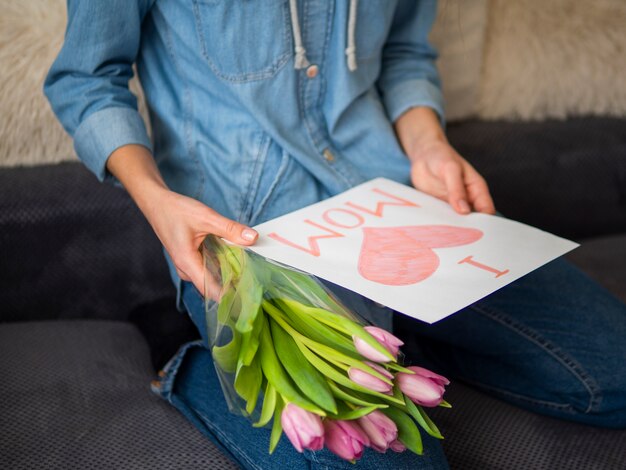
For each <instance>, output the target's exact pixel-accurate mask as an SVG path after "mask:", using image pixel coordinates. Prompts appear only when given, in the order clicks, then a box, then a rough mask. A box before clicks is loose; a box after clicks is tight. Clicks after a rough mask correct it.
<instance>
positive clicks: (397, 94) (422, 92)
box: [383, 79, 444, 125]
mask: <svg viewBox="0 0 626 470" xmlns="http://www.w3.org/2000/svg"><path fill="white" fill-rule="evenodd" d="M383 101H384V103H385V108H386V110H387V114H388V116H389V119H390V120H391V122H395V121H396V119H398V118H399V117H400V116H401V115H402V114H404V113H405V112H406V111H408V110H409V109H411V108H415V107H417V106H427V107H429V108H432V109H433V110H434V111H435V112H436V113H437V115H438V116H439V119H440V121H441V124H442V125H444V102H443V95H442V94H441V90H440V88H439V87H437V86H435V85H433V84H432V83H431V82H430V81H428V80H426V79H411V80H407V81H404V82H400V83H399V84H397V85H396V86H395V87H393V88H391V89H390V90H387V92H386V93H385V95H384V97H383Z"/></svg>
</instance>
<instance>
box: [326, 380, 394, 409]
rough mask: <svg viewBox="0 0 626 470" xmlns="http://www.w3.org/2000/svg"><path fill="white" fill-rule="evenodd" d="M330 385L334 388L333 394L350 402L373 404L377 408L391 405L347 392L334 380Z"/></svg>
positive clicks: (363, 404) (365, 404) (329, 382)
mask: <svg viewBox="0 0 626 470" xmlns="http://www.w3.org/2000/svg"><path fill="white" fill-rule="evenodd" d="M328 386H329V387H330V389H331V390H332V392H333V395H335V396H336V397H337V398H339V399H341V400H343V401H345V402H348V403H353V404H355V405H360V406H373V407H376V408H387V407H388V406H389V405H384V404H382V403H372V402H370V401H367V400H364V399H362V398H360V397H357V396H354V395H353V394H350V393H348V392H346V391H345V390H344V389H342V388H341V387H340V386H339V385H337V384H336V383H335V382H333V381H332V380H329V381H328Z"/></svg>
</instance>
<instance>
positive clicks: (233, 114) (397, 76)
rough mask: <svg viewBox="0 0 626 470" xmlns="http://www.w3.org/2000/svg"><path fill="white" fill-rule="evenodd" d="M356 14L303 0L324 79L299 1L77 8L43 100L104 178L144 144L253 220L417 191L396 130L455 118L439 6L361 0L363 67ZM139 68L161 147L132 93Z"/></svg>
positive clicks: (190, 191) (222, 208)
mask: <svg viewBox="0 0 626 470" xmlns="http://www.w3.org/2000/svg"><path fill="white" fill-rule="evenodd" d="M348 6H349V2H347V1H342V2H317V1H312V0H300V1H299V2H298V17H299V23H300V27H301V31H302V41H303V45H304V47H305V48H306V51H307V57H308V60H309V61H310V63H311V64H312V65H314V66H316V67H317V74H316V75H314V76H311V74H309V73H308V71H307V69H301V70H296V69H295V68H294V54H293V51H294V44H293V32H292V26H291V21H290V10H289V2H288V1H287V0H258V1H245V2H239V1H238V2H231V1H220V0H159V1H158V2H155V1H154V0H91V1H89V2H85V1H81V0H70V1H68V18H69V23H68V28H67V32H66V37H65V43H64V45H63V48H62V50H61V52H60V53H59V56H58V58H57V59H56V61H55V62H54V64H53V65H52V68H51V70H50V72H49V74H48V76H47V78H46V82H45V86H44V91H45V93H46V95H47V96H48V99H49V101H50V103H51V105H52V107H53V109H54V111H55V112H56V114H57V116H58V117H59V119H60V121H61V122H62V124H63V126H64V127H65V129H66V130H67V131H68V132H69V133H70V134H71V135H72V136H73V137H74V142H75V148H76V151H77V153H78V156H79V157H80V159H81V160H82V161H83V162H84V163H85V164H86V165H87V167H88V168H90V169H91V170H92V171H93V172H94V173H95V174H96V175H97V176H98V178H100V179H109V178H111V175H109V174H108V173H107V170H106V161H107V159H108V157H109V156H110V154H111V153H112V152H113V151H114V150H115V149H117V148H118V147H120V146H123V145H125V144H140V145H144V146H146V147H148V148H151V149H152V150H153V153H154V156H155V159H156V161H157V164H158V166H159V169H160V171H161V174H162V175H163V178H164V179H165V181H166V183H167V184H168V186H169V187H170V188H171V189H172V190H174V191H176V192H179V193H181V194H185V195H188V196H191V197H193V198H196V199H198V200H200V201H202V202H204V203H206V204H207V205H208V206H209V207H211V208H213V209H215V210H216V211H217V212H219V213H221V214H223V215H224V216H226V217H229V218H232V219H236V220H239V221H240V222H242V223H246V224H250V225H254V224H257V223H261V222H263V221H266V220H269V219H271V218H274V217H277V216H279V215H282V214H285V213H287V212H290V211H292V210H295V209H298V208H301V207H304V206H306V205H309V204H312V203H314V202H317V201H319V200H320V199H323V198H326V197H328V196H331V195H334V194H337V193H339V192H342V191H345V190H346V189H349V188H350V187H352V186H355V185H357V184H360V183H362V182H364V181H367V180H369V179H372V178H374V177H380V176H383V177H386V178H390V179H392V180H395V181H399V182H402V183H408V182H409V163H408V160H407V158H406V156H405V155H404V154H403V152H402V149H401V148H400V146H399V144H398V142H397V140H396V138H395V135H394V131H393V128H392V125H391V122H393V121H394V120H395V119H396V118H397V117H398V116H399V115H400V114H402V113H403V112H404V111H406V110H408V109H409V108H411V107H414V106H418V105H423V106H429V107H431V108H433V109H434V110H436V111H437V113H438V114H439V116H443V103H442V97H441V93H440V90H439V78H438V75H437V71H436V68H435V65H434V60H435V58H436V53H435V51H434V50H433V49H432V48H431V47H430V45H429V44H428V41H427V36H428V32H429V30H430V27H431V24H432V22H433V21H434V18H435V13H436V2H435V1H434V0H420V1H419V2H415V1H413V0H399V1H398V0H368V1H366V2H360V3H359V7H358V10H357V17H356V20H357V23H356V38H355V39H356V58H357V65H358V68H357V69H356V70H355V71H353V72H351V71H349V70H348V68H347V65H346V54H345V48H346V43H347V24H348ZM134 62H136V64H137V70H138V74H139V77H140V79H141V83H142V86H143V89H144V92H145V96H146V101H147V104H148V108H149V110H150V122H151V125H152V135H153V139H152V140H153V141H152V142H151V141H150V140H149V139H148V136H147V134H146V131H145V128H144V125H143V123H142V121H141V117H140V115H139V114H138V112H137V103H136V99H135V97H134V96H133V95H132V93H131V92H130V91H129V90H128V87H127V84H128V80H129V78H130V77H131V76H132V74H133V69H132V64H133V63H134ZM170 267H172V266H171V263H170ZM171 274H172V276H173V278H174V279H175V281H176V282H179V280H178V278H177V275H176V272H175V270H174V269H173V268H172V269H171Z"/></svg>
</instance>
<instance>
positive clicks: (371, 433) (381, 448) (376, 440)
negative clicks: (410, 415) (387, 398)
mask: <svg viewBox="0 0 626 470" xmlns="http://www.w3.org/2000/svg"><path fill="white" fill-rule="evenodd" d="M358 422H359V425H360V426H361V429H363V431H365V434H367V437H369V439H370V445H371V446H372V449H374V450H376V451H378V452H385V451H386V450H387V449H388V448H389V446H390V445H391V443H392V442H394V441H395V440H396V439H397V438H398V427H397V426H396V423H394V422H393V420H392V419H391V418H388V417H387V416H385V415H384V414H383V413H381V412H380V411H378V410H376V411H372V412H371V413H370V414H368V415H365V416H363V417H361V418H359V419H358Z"/></svg>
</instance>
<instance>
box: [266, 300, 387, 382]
mask: <svg viewBox="0 0 626 470" xmlns="http://www.w3.org/2000/svg"><path fill="white" fill-rule="evenodd" d="M263 308H264V309H265V311H266V312H267V313H268V314H269V315H270V316H271V317H272V318H273V319H274V320H275V321H276V322H278V323H279V324H280V325H281V327H283V328H284V329H285V330H286V331H287V332H289V334H290V335H291V336H292V337H293V338H294V340H296V341H297V342H298V343H302V344H304V345H305V346H306V347H307V348H308V349H310V350H311V351H314V352H315V353H316V354H317V355H318V356H321V357H323V358H324V359H326V360H327V361H328V362H332V363H333V364H335V365H336V366H337V367H339V368H341V369H346V370H347V369H348V368H349V367H354V368H356V369H360V370H362V371H364V372H367V373H368V374H371V375H373V376H374V377H376V378H378V379H380V380H382V381H383V382H385V383H387V384H389V385H393V382H392V381H391V380H390V379H389V378H387V377H386V376H384V375H383V374H381V373H380V372H378V371H377V370H376V369H374V368H372V367H370V366H369V365H367V364H365V363H364V362H363V361H362V360H360V359H354V358H352V357H350V356H348V355H346V354H343V353H341V352H339V351H337V350H336V349H335V348H333V347H330V346H326V345H325V344H321V343H318V342H317V341H314V340H312V339H310V338H307V337H306V336H304V335H302V334H300V333H298V332H297V331H295V330H294V328H293V327H292V326H291V325H290V324H289V320H288V319H287V318H286V316H285V315H284V314H283V312H281V311H280V310H279V309H277V308H276V307H275V306H274V305H273V304H272V303H270V302H268V301H263Z"/></svg>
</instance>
